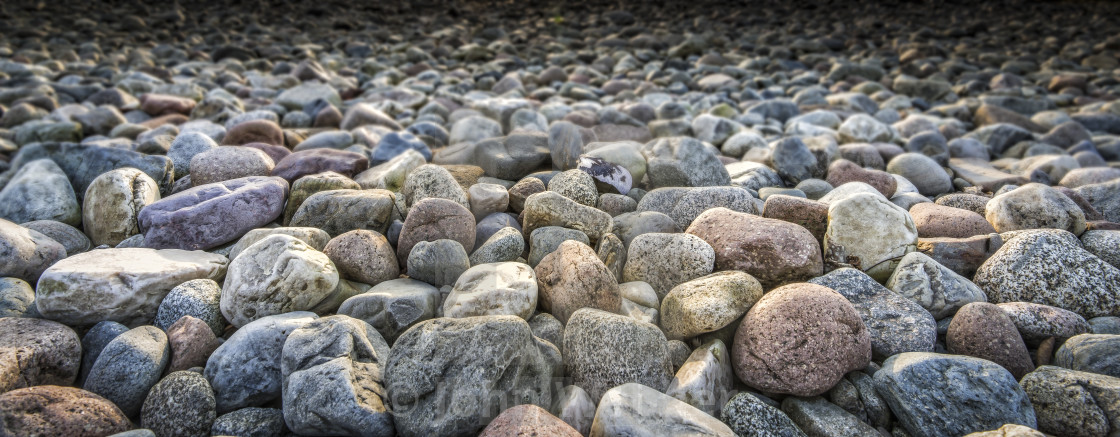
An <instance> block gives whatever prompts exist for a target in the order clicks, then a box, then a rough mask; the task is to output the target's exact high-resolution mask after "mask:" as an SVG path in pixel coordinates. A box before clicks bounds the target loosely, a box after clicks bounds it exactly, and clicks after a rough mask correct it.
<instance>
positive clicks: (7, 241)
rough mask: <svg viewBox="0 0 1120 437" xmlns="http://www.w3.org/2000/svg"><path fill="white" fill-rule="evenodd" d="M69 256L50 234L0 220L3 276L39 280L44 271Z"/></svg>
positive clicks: (1, 274)
mask: <svg viewBox="0 0 1120 437" xmlns="http://www.w3.org/2000/svg"><path fill="white" fill-rule="evenodd" d="M65 257H66V248H65V247H63V246H62V244H59V243H58V242H57V241H55V240H53V239H51V238H50V237H48V236H46V235H43V234H41V233H39V232H38V231H34V230H32V229H29V228H25V227H23V226H20V225H17V224H15V223H12V222H10V221H7V220H4V219H0V261H3V262H2V263H0V276H3V277H12V278H16V279H21V280H24V281H27V282H29V283H36V282H38V281H39V277H40V276H41V275H42V274H43V271H44V270H47V268H49V267H51V266H52V265H54V264H55V263H57V262H58V261H59V260H61V259H63V258H65Z"/></svg>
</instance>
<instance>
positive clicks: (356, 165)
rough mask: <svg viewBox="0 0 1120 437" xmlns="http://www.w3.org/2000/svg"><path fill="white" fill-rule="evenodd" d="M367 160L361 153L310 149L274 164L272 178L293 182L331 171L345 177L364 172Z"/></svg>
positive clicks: (367, 166)
mask: <svg viewBox="0 0 1120 437" xmlns="http://www.w3.org/2000/svg"><path fill="white" fill-rule="evenodd" d="M368 168H369V158H367V157H366V156H365V155H362V154H361V153H355V152H347V151H345V150H335V149H311V150H301V151H299V152H295V153H292V154H291V155H288V156H286V157H284V159H281V160H280V162H277V163H276V168H274V169H272V175H273V176H280V177H282V178H284V179H287V180H288V182H293V181H295V180H296V179H299V178H302V177H304V176H307V175H313V174H319V173H322V172H325V171H333V172H335V173H339V174H342V175H343V176H346V177H348V178H349V177H354V175H356V174H358V173H361V172H363V171H366V169H368Z"/></svg>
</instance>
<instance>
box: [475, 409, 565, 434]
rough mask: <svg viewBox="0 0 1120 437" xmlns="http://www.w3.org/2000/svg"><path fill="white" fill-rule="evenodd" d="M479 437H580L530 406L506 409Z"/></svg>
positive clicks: (556, 420)
mask: <svg viewBox="0 0 1120 437" xmlns="http://www.w3.org/2000/svg"><path fill="white" fill-rule="evenodd" d="M478 436H479V437H529V436H535V437H580V433H579V431H576V429H575V428H572V426H571V425H568V424H567V423H564V421H563V420H560V419H559V418H558V417H556V416H553V415H552V414H549V412H548V411H546V410H545V409H544V408H541V407H538V406H536V405H532V404H526V405H518V406H516V407H512V408H508V409H506V410H505V411H503V412H502V414H499V415H498V417H495V418H494V420H492V421H490V424H489V425H487V426H486V429H483V430H482V433H481V434H479V435H478Z"/></svg>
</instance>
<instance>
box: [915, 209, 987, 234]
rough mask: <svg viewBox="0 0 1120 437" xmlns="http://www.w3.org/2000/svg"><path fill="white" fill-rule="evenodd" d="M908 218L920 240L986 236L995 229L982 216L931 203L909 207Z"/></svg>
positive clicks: (965, 210)
mask: <svg viewBox="0 0 1120 437" xmlns="http://www.w3.org/2000/svg"><path fill="white" fill-rule="evenodd" d="M910 217H911V218H913V219H914V226H915V227H916V228H918V236H919V237H921V238H937V237H947V238H968V237H971V236H973V235H985V236H986V235H988V234H991V233H993V232H995V231H996V230H995V228H993V227H992V225H991V223H988V221H987V220H985V219H984V217H983V216H981V215H980V214H977V213H975V212H972V211H969V210H967V209H960V208H953V207H949V206H941V205H938V204H936V203H932V202H925V203H919V204H917V205H914V206H912V207H910Z"/></svg>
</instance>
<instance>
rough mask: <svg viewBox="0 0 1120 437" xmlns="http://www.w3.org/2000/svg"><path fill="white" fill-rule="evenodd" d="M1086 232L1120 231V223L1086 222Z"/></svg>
mask: <svg viewBox="0 0 1120 437" xmlns="http://www.w3.org/2000/svg"><path fill="white" fill-rule="evenodd" d="M1085 230H1087V231H1120V223H1113V222H1110V221H1107V220H1094V221H1091V222H1085Z"/></svg>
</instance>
